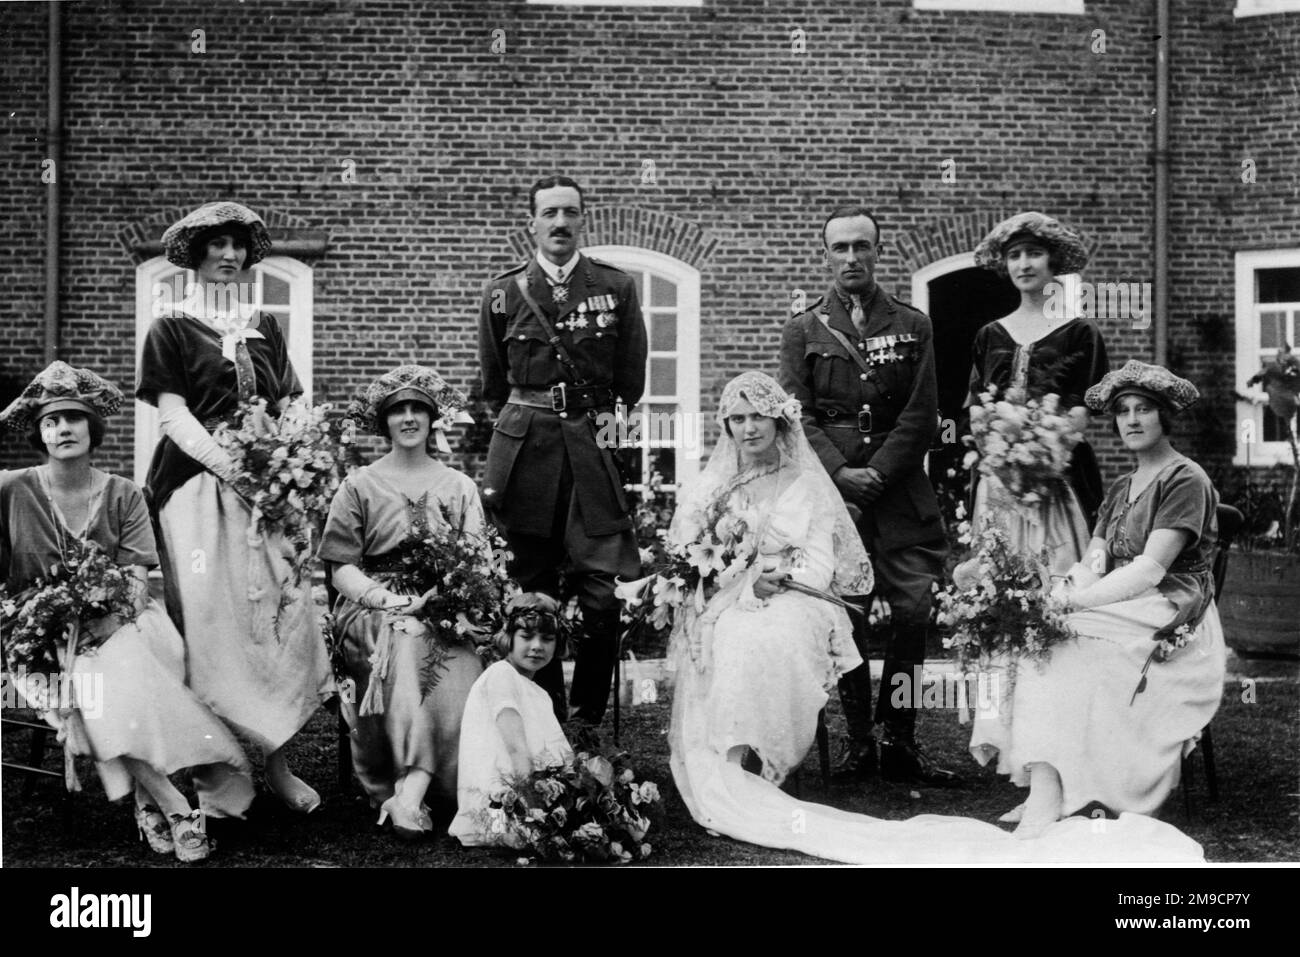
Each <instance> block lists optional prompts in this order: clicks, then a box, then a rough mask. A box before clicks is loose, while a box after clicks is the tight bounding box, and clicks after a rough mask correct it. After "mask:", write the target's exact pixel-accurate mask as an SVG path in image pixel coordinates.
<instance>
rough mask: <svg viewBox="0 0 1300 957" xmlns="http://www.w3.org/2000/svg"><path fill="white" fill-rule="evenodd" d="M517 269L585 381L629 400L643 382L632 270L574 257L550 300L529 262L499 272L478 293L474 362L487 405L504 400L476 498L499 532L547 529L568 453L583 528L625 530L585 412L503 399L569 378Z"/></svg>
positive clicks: (622, 502) (616, 488)
mask: <svg viewBox="0 0 1300 957" xmlns="http://www.w3.org/2000/svg"><path fill="white" fill-rule="evenodd" d="M520 275H522V276H523V277H524V278H525V279H526V281H527V286H528V291H529V293H530V294H531V296H532V297H533V300H534V301H535V302H536V303H537V304H538V305H539V306H540V307H541V308H542V309H543V310H544V311H545V313H546V317H547V319H549V320H550V321H551V324H552V325H553V326H554V327H555V330H556V332H557V333H558V334H559V336H560V339H561V341H562V342H563V344H564V346H565V348H566V349H567V350H568V352H569V355H570V356H571V357H572V358H573V361H574V363H575V365H576V366H577V368H578V371H579V373H580V374H581V376H582V377H583V378H584V379H586V380H587V384H588V385H592V386H599V387H604V388H608V389H610V390H611V391H612V392H613V393H614V394H615V395H617V396H618V397H619V398H621V399H622V400H623V402H624V403H626V404H627V405H629V406H632V405H635V404H636V403H637V402H638V401H639V400H640V398H641V394H642V392H643V391H644V390H645V363H646V331H645V323H644V322H643V321H642V319H641V307H640V305H639V304H638V303H637V294H636V281H635V280H634V279H633V278H632V277H631V276H629V275H628V274H627V273H625V272H623V271H622V270H621V269H618V268H616V267H614V266H610V265H608V264H606V263H602V262H600V261H598V260H593V259H588V258H587V257H586V256H581V257H579V262H578V265H577V267H576V268H575V269H574V272H573V275H572V278H571V279H570V281H569V283H568V297H567V301H566V303H565V304H564V305H559V304H557V303H556V302H555V301H554V299H553V297H552V294H551V289H550V287H549V286H548V284H547V280H546V275H545V273H543V272H542V268H541V266H539V265H538V264H537V262H536V260H529V262H528V263H527V264H525V265H523V266H518V267H516V268H515V269H512V270H510V271H509V272H506V273H503V274H502V275H500V276H497V277H496V278H495V279H493V280H492V281H491V282H489V283H488V284H487V288H486V289H485V290H484V292H483V305H482V308H481V310H480V313H479V333H478V335H479V361H480V363H481V367H482V377H483V397H484V398H485V399H486V400H487V401H488V403H489V404H490V405H492V407H493V408H494V409H500V408H501V406H502V405H503V404H504V405H505V407H504V409H501V412H500V415H499V416H498V418H497V422H496V427H495V429H494V431H493V435H492V443H491V445H490V447H489V449H488V460H487V469H486V472H485V474H484V479H483V500H484V502H485V503H486V504H487V506H488V508H489V509H490V510H491V511H492V512H493V514H494V516H495V518H496V520H497V524H498V526H500V527H502V528H503V530H506V531H509V532H517V533H519V534H523V535H549V534H551V527H552V516H553V515H554V513H555V508H556V494H557V490H558V487H559V481H558V479H559V475H560V471H561V469H562V467H563V464H564V462H565V460H566V459H567V460H568V463H569V466H570V468H571V469H572V470H573V481H574V486H575V489H576V491H577V498H578V507H579V509H580V510H581V513H582V524H583V527H584V528H585V529H586V531H587V533H588V534H589V535H609V534H612V533H615V532H620V531H624V530H626V529H630V528H631V527H632V525H631V519H630V518H629V516H628V502H627V498H626V497H625V496H624V494H623V485H622V481H621V479H620V478H619V474H618V471H617V469H616V468H615V465H614V461H613V458H612V456H611V455H610V453H609V452H608V451H607V450H602V449H600V448H598V447H597V445H596V439H595V434H596V433H595V427H594V423H593V422H592V420H591V417H590V416H588V415H587V414H586V410H571V411H569V412H568V413H567V414H566V415H565V416H563V417H562V416H560V415H559V414H558V413H556V412H553V411H551V410H549V409H539V408H532V407H528V406H523V405H516V404H513V403H509V404H507V402H508V399H509V397H510V391H511V387H512V386H523V387H526V388H529V389H547V388H550V387H551V386H554V385H556V384H557V383H561V382H567V383H572V382H573V377H572V376H571V375H570V374H569V372H568V370H567V369H566V368H565V367H564V364H563V363H562V362H561V361H560V360H559V358H558V356H557V354H556V352H555V350H554V349H553V348H552V347H551V345H550V343H549V341H548V339H549V337H548V336H547V334H546V332H545V331H544V330H543V329H542V324H541V323H540V322H539V321H538V320H537V317H536V316H535V315H534V313H533V310H532V309H531V308H530V307H529V305H528V302H527V301H526V300H525V299H524V296H523V293H522V292H521V291H520V289H519V286H518V283H517V277H519V276H520ZM606 306H610V308H604V307H606ZM610 408H611V409H612V405H611V406H610Z"/></svg>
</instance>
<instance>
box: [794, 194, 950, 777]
mask: <svg viewBox="0 0 1300 957" xmlns="http://www.w3.org/2000/svg"><path fill="white" fill-rule="evenodd" d="M823 241H824V244H825V261H826V266H827V268H828V269H829V270H830V272H831V275H832V277H833V279H834V284H833V285H832V286H831V288H830V289H829V290H828V291H827V293H826V295H824V296H823V297H821V298H820V299H818V300H817V302H816V303H814V304H813V306H812V308H810V309H808V310H807V311H805V312H802V313H799V314H797V315H795V316H793V317H792V318H791V319H789V320H788V321H787V322H786V324H785V329H784V331H783V333H782V337H781V375H780V379H781V385H782V387H783V388H785V389H786V391H788V392H789V393H790V394H791V395H792V396H794V397H795V398H797V399H798V400H799V401H800V402H801V403H802V404H803V412H804V420H803V421H804V429H805V431H806V433H807V435H808V441H809V442H810V443H811V444H812V447H813V449H814V451H815V452H816V453H817V455H818V457H819V458H820V459H821V461H822V464H823V465H824V466H825V467H826V471H827V472H829V473H830V475H831V477H832V479H833V480H834V481H835V484H836V485H837V486H838V487H839V489H840V491H841V493H842V494H843V496H844V500H845V502H847V503H848V504H849V506H850V512H853V513H854V514H855V518H856V519H857V523H858V530H859V532H860V533H861V534H862V540H863V543H864V544H865V545H866V547H867V550H868V552H869V553H870V555H871V560H872V564H873V565H874V566H875V571H876V584H877V594H878V595H879V596H880V597H882V598H884V599H885V600H886V601H888V602H889V605H890V608H891V609H892V623H891V625H890V626H889V627H890V631H889V634H888V635H887V638H886V643H885V648H886V651H885V662H884V675H883V677H882V680H881V686H880V693H879V698H878V700H877V704H876V709H875V722H876V724H877V725H879V726H880V732H881V740H880V755H879V767H880V771H881V772H882V774H883V775H884V776H886V777H888V778H894V779H904V780H914V781H919V782H922V783H926V784H937V785H950V784H954V783H956V782H957V776H956V775H955V774H953V773H952V772H951V771H947V770H945V769H943V768H941V767H939V766H938V765H936V764H935V763H934V761H933V760H931V759H930V758H929V757H928V756H927V755H926V754H925V752H924V751H923V750H921V748H920V747H919V746H918V745H917V743H916V738H915V725H916V708H915V704H916V703H917V701H918V699H919V697H920V690H921V689H919V688H914V687H912V685H913V683H914V675H915V672H914V671H913V668H914V667H915V666H919V665H921V664H922V663H923V661H924V657H925V636H926V631H927V629H928V627H929V620H930V609H931V587H932V585H933V584H934V582H936V581H937V580H938V579H939V578H940V577H941V576H942V574H943V563H944V558H945V556H946V554H947V545H946V540H945V537H944V526H943V520H942V518H941V517H940V514H939V506H938V502H937V500H936V498H935V494H934V489H933V487H932V486H931V485H930V480H929V478H928V477H927V476H926V474H925V471H924V469H923V461H924V458H925V454H926V451H927V450H928V449H929V448H930V444H931V441H932V440H933V438H934V436H935V432H936V430H937V425H938V393H937V388H936V385H935V373H934V348H933V342H932V332H931V327H930V320H929V319H928V318H927V317H926V316H925V314H924V313H921V312H918V311H917V310H915V309H913V308H912V307H911V306H908V305H906V304H905V303H902V302H900V301H899V300H897V299H895V298H893V297H892V296H889V295H887V294H886V293H885V292H884V290H882V289H881V288H880V287H879V286H878V285H877V284H876V281H875V276H874V269H875V264H876V257H877V255H878V251H879V245H878V244H879V228H878V226H877V224H876V221H875V218H874V217H873V216H872V214H871V213H870V211H869V210H868V209H866V207H862V206H842V207H839V208H837V209H835V210H834V211H832V213H831V214H830V216H829V217H828V218H827V220H826V223H825V225H824V227H823ZM864 638H865V633H864V630H863V629H859V633H858V640H859V645H860V646H862V644H863V639H864ZM861 650H862V651H863V657H864V658H865V657H866V653H865V652H866V649H865V647H862V648H861ZM895 675H902V676H905V681H904V682H903V683H902V684H901V685H897V684H895V683H894V681H893V677H894V676H895ZM899 688H902V689H905V690H906V691H907V695H906V696H905V700H902V701H901V702H896V701H895V700H894V698H895V697H898V695H897V691H898V690H899ZM840 696H841V700H842V701H843V703H844V710H845V714H846V717H847V719H848V724H849V732H850V738H851V743H850V751H849V754H848V755H847V757H846V760H845V761H843V762H842V763H841V765H840V771H841V772H842V773H844V772H847V773H850V774H856V775H859V776H866V775H869V774H871V773H873V772H874V771H875V770H876V763H877V758H876V747H875V740H874V737H873V735H872V729H871V722H870V720H869V719H868V718H867V713H868V710H869V707H870V700H871V679H870V676H869V674H868V672H867V669H866V668H859V669H856V670H855V671H853V672H850V673H849V674H848V675H846V676H845V677H844V679H842V680H841V682H840ZM900 703H901V704H902V705H903V706H902V707H898V706H896V704H900Z"/></svg>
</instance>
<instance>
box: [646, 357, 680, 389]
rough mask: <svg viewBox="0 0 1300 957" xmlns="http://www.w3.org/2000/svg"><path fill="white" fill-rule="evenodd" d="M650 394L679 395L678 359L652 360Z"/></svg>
mask: <svg viewBox="0 0 1300 957" xmlns="http://www.w3.org/2000/svg"><path fill="white" fill-rule="evenodd" d="M650 394H651V395H676V394H677V360H676V359H651V360H650Z"/></svg>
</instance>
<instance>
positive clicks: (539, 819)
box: [485, 752, 661, 864]
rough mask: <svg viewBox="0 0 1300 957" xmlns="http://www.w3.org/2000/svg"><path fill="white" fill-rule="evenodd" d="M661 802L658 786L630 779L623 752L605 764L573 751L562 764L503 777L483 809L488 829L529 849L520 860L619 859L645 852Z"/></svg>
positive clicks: (508, 842)
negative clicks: (512, 777) (530, 772)
mask: <svg viewBox="0 0 1300 957" xmlns="http://www.w3.org/2000/svg"><path fill="white" fill-rule="evenodd" d="M660 805H661V798H660V795H659V788H658V786H657V785H655V784H654V783H653V782H651V781H645V782H640V783H638V782H637V780H636V774H635V772H634V771H633V770H632V768H631V766H630V765H629V764H628V756H627V754H618V755H615V756H614V758H613V760H612V761H611V760H606V759H605V758H602V757H599V756H593V755H589V754H586V753H582V752H580V753H579V754H577V755H576V756H575V757H574V759H573V760H572V761H571V762H570V763H568V764H564V765H557V766H553V767H549V768H544V769H542V770H537V771H533V772H532V774H530V775H528V776H527V777H525V778H514V779H511V780H509V781H507V782H506V783H505V784H504V785H503V786H502V787H501V788H500V789H499V790H498V791H495V792H494V793H493V794H492V795H491V797H490V799H489V802H488V809H487V811H486V812H485V813H486V814H487V816H488V821H487V831H488V832H489V833H491V834H495V835H497V836H499V838H500V841H501V843H502V844H505V845H507V846H510V847H514V848H517V849H519V850H523V851H527V852H528V855H529V856H528V857H527V858H522V859H521V861H520V863H531V862H532V861H533V860H542V861H565V862H574V861H600V862H612V863H615V864H625V863H627V862H629V861H640V860H644V859H645V858H646V857H648V856H649V855H650V851H651V848H650V845H649V844H647V843H646V842H645V836H646V834H647V832H649V831H650V829H651V827H652V824H653V821H654V820H655V819H657V818H658V816H659V807H660Z"/></svg>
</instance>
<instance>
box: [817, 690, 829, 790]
mask: <svg viewBox="0 0 1300 957" xmlns="http://www.w3.org/2000/svg"><path fill="white" fill-rule="evenodd" d="M817 758H818V760H820V761H821V766H822V787H823V788H826V789H827V790H829V789H830V786H831V736H830V734H829V733H828V732H827V730H826V709H825V708H822V709H821V711H818V712H817Z"/></svg>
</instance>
